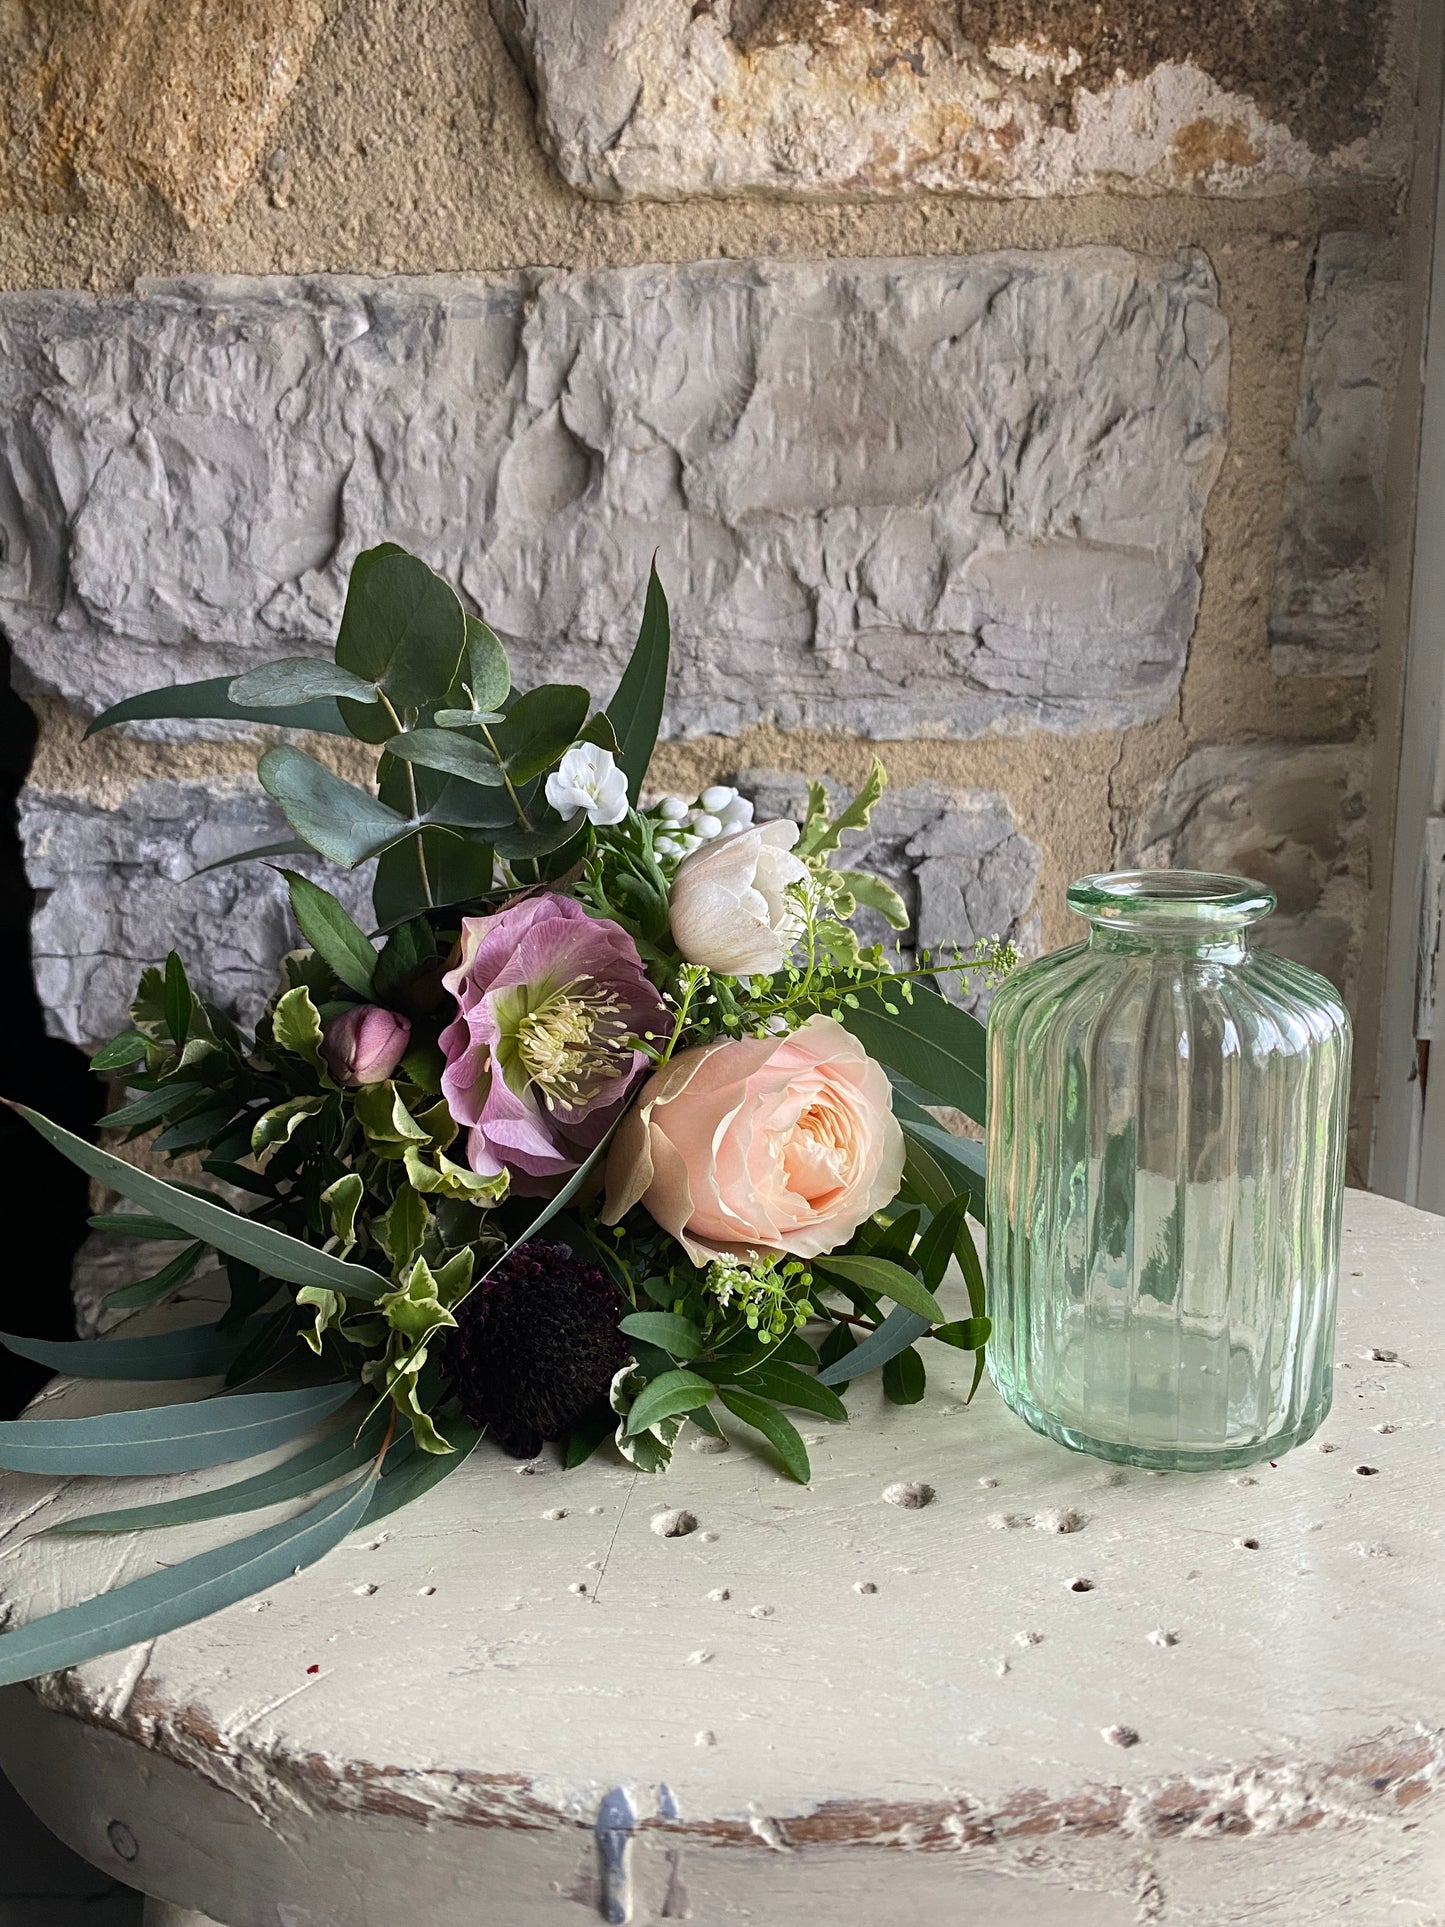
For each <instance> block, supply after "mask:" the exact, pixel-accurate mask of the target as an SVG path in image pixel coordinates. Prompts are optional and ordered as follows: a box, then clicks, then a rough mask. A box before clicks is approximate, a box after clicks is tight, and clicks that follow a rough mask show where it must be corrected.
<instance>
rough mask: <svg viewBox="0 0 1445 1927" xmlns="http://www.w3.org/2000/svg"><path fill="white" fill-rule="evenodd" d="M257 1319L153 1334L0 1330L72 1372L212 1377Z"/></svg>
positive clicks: (22, 1352) (24, 1354) (39, 1358)
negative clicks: (63, 1335) (226, 1327)
mask: <svg viewBox="0 0 1445 1927" xmlns="http://www.w3.org/2000/svg"><path fill="white" fill-rule="evenodd" d="M253 1329H254V1323H253V1324H251V1325H243V1326H241V1327H240V1328H239V1330H237V1331H233V1332H222V1331H218V1330H217V1328H216V1327H215V1326H214V1325H191V1326H187V1327H186V1328H185V1329H183V1330H181V1331H170V1332H158V1333H156V1334H155V1335H154V1336H153V1337H150V1338H68V1339H60V1340H52V1339H47V1338H19V1337H16V1336H14V1335H13V1334H11V1333H10V1332H0V1345H3V1346H4V1347H5V1349H6V1350H7V1351H11V1352H14V1353H16V1354H17V1356H19V1357H20V1358H30V1359H33V1360H34V1361H35V1363H36V1364H37V1365H48V1366H49V1367H50V1369H51V1370H52V1371H53V1372H68V1373H69V1374H70V1376H71V1377H72V1378H144V1379H162V1378H206V1377H208V1376H210V1374H212V1373H213V1372H224V1371H225V1369H226V1367H227V1366H228V1365H229V1364H230V1362H231V1360H232V1359H233V1358H234V1357H235V1356H236V1353H237V1352H238V1351H239V1350H240V1349H241V1347H242V1345H244V1344H245V1342H246V1340H247V1339H248V1338H249V1337H250V1335H251V1332H252V1330H253Z"/></svg>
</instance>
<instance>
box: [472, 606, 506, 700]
mask: <svg viewBox="0 0 1445 1927" xmlns="http://www.w3.org/2000/svg"><path fill="white" fill-rule="evenodd" d="M466 630H467V655H466V665H467V666H466V672H465V673H466V684H467V689H468V691H469V692H470V694H471V698H472V707H473V709H476V710H481V711H483V712H486V711H488V710H491V711H493V712H495V711H497V710H500V709H501V707H502V704H503V703H504V702H505V701H506V700H507V697H508V695H509V694H510V693H511V688H512V670H511V665H510V664H509V663H508V661H507V652H506V650H505V649H504V648H503V647H502V645H501V643H500V642H499V641H498V639H497V637H496V636H495V635H494V634H493V632H492V631H491V630H490V629H489V628H488V627H487V625H486V623H485V622H483V621H482V620H481V618H480V617H479V616H471V615H469V616H468V617H467V618H466Z"/></svg>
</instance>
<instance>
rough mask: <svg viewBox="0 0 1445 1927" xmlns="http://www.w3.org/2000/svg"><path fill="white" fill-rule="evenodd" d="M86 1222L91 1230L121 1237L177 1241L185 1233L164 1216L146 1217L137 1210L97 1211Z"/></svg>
mask: <svg viewBox="0 0 1445 1927" xmlns="http://www.w3.org/2000/svg"><path fill="white" fill-rule="evenodd" d="M86 1223H87V1224H88V1225H89V1226H90V1228H91V1230H92V1231H105V1232H109V1233H110V1234H111V1235H112V1236H117V1235H118V1236H120V1237H122V1238H155V1239H157V1240H165V1239H171V1240H173V1241H176V1242H179V1241H180V1240H181V1239H182V1238H184V1237H185V1235H186V1234H185V1232H184V1231H177V1230H176V1228H175V1226H174V1225H173V1224H167V1223H166V1221H165V1219H164V1218H147V1217H144V1216H142V1214H141V1213H140V1212H139V1211H97V1212H96V1214H95V1216H94V1217H92V1218H87V1219H86Z"/></svg>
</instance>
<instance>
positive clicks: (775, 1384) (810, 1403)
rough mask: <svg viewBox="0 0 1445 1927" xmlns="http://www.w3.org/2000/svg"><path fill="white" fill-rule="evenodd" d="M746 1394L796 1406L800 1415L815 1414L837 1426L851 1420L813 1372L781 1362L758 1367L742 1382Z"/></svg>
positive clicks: (776, 1360)
mask: <svg viewBox="0 0 1445 1927" xmlns="http://www.w3.org/2000/svg"><path fill="white" fill-rule="evenodd" d="M742 1386H743V1389H744V1391H748V1392H755V1393H756V1394H757V1395H758V1397H759V1398H769V1399H774V1400H776V1402H777V1403H778V1404H779V1405H796V1406H797V1407H798V1409H799V1410H800V1411H803V1412H816V1413H817V1414H818V1416H819V1418H826V1419H832V1420H833V1421H834V1422H835V1423H837V1422H838V1421H839V1420H841V1419H846V1418H847V1416H848V1408H847V1406H846V1405H845V1404H844V1403H843V1401H842V1399H841V1398H839V1396H838V1394H837V1393H836V1392H835V1391H834V1390H833V1389H832V1387H831V1386H828V1385H823V1384H820V1383H819V1381H818V1379H816V1378H815V1377H814V1376H813V1374H812V1373H811V1372H804V1371H800V1370H799V1369H798V1367H797V1366H796V1365H789V1364H788V1363H787V1362H786V1361H785V1360H783V1359H780V1358H769V1359H766V1360H765V1361H764V1362H763V1363H762V1364H761V1365H755V1366H754V1367H753V1369H752V1370H751V1371H750V1372H748V1373H747V1374H746V1375H745V1377H744V1378H743V1380H742Z"/></svg>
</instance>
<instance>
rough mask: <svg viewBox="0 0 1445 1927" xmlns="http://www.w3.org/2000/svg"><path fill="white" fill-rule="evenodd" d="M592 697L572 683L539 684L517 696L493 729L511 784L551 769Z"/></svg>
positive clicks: (569, 742)
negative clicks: (538, 686) (539, 685)
mask: <svg viewBox="0 0 1445 1927" xmlns="http://www.w3.org/2000/svg"><path fill="white" fill-rule="evenodd" d="M591 707H592V698H591V697H590V696H589V695H588V693H587V691H586V690H585V689H579V688H578V687H577V685H576V684H575V683H543V685H542V686H541V688H540V689H531V690H528V692H527V694H526V695H525V696H519V697H518V698H517V700H516V702H514V703H513V704H512V707H511V709H510V710H509V711H508V713H507V720H506V722H504V723H499V724H498V725H497V728H496V731H495V737H496V744H497V749H498V750H499V752H500V753H501V757H502V761H503V762H504V763H505V764H506V767H507V774H508V775H509V776H510V777H511V779H512V781H513V783H514V784H517V783H529V782H531V780H532V778H533V777H534V776H540V775H541V774H542V772H543V770H548V769H551V767H552V765H553V764H554V763H555V762H556V761H557V759H558V758H559V757H560V756H561V754H562V752H563V751H564V750H566V749H570V748H571V746H572V744H573V743H575V742H576V740H577V732H578V730H579V729H581V727H582V725H583V724H584V723H585V722H586V720H587V712H588V710H589V709H590V708H591Z"/></svg>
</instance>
